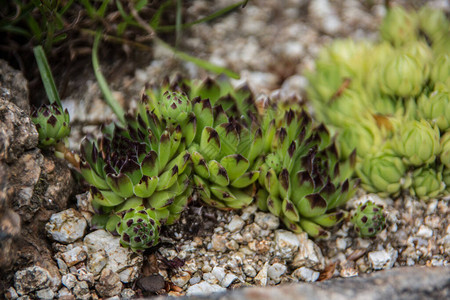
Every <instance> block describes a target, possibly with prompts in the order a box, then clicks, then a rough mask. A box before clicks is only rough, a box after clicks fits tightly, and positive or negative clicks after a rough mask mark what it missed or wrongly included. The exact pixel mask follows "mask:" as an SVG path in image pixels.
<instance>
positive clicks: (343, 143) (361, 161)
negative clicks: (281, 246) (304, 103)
mask: <svg viewBox="0 0 450 300" xmlns="http://www.w3.org/2000/svg"><path fill="white" fill-rule="evenodd" d="M448 24H449V20H448V18H447V17H446V15H445V13H444V12H442V11H437V10H433V9H431V8H423V9H421V10H420V11H419V12H418V13H416V12H414V11H406V10H404V9H403V8H401V7H399V6H395V7H392V8H390V10H389V11H388V13H387V16H386V18H385V19H384V20H383V22H382V25H381V27H380V33H381V37H382V39H383V40H381V41H379V42H378V43H372V42H367V41H359V42H352V41H350V40H338V41H335V42H334V43H332V44H331V45H330V46H329V47H327V48H326V49H324V50H322V51H321V53H320V55H319V57H318V59H317V60H316V66H315V67H316V68H315V70H314V71H313V72H310V73H307V74H306V75H307V77H308V80H309V84H310V86H309V87H308V90H307V92H308V96H309V100H310V101H311V102H312V104H313V105H314V112H315V115H316V117H317V118H318V119H319V120H320V121H321V122H324V123H325V124H327V126H329V128H331V129H332V132H333V134H335V135H336V142H337V144H338V149H339V155H340V158H345V157H347V156H348V155H349V153H351V151H352V150H353V147H356V149H357V154H358V160H357V175H358V176H359V177H360V178H361V180H362V187H363V188H365V189H367V190H368V191H370V192H377V193H380V194H382V195H384V196H388V195H391V196H397V195H399V194H400V193H401V192H407V193H408V192H409V193H411V189H413V188H412V186H411V184H413V186H414V181H415V180H417V181H422V179H423V176H419V175H418V173H419V172H418V171H417V176H416V177H415V176H410V175H409V174H412V173H414V172H412V171H414V170H418V169H423V170H424V169H427V168H430V167H432V168H433V170H435V172H436V176H442V177H443V178H445V176H444V173H445V174H447V173H446V172H447V171H446V170H447V169H448V167H447V166H446V164H448V162H447V161H448V159H447V156H448V155H447V154H446V153H447V152H446V151H444V150H443V147H444V145H445V143H443V141H445V139H442V138H443V136H445V134H446V132H447V131H448V130H449V127H450V122H449V120H450V103H449V96H448V95H449V90H448V86H449V84H450V71H449V70H450V68H449V66H450V59H449V55H448V49H449V47H450V38H449V37H450V34H449V33H450V29H449V26H448ZM356 53H357V54H358V58H356V57H352V55H356ZM356 61H358V62H361V63H358V64H355V62H356ZM352 63H353V64H354V65H353V66H349V65H351V64H352ZM440 141H441V142H440ZM441 148H442V149H441ZM443 165H444V166H445V167H442V166H443ZM423 172H425V171H423ZM438 173H439V174H438ZM421 174H422V175H424V173H421ZM426 177H427V178H430V176H426ZM444 181H445V180H444ZM421 185H422V184H421V183H419V182H417V183H416V185H415V186H416V187H419V186H421ZM435 190H436V189H434V188H431V189H428V188H427V189H425V191H426V193H429V195H428V196H429V197H434V196H435V194H436V193H435ZM438 190H440V189H438ZM421 191H422V189H421ZM443 193H444V192H443V191H440V192H438V194H437V196H441V195H443ZM414 194H416V195H417V196H418V197H420V198H423V199H425V198H426V197H427V195H419V194H420V193H416V192H414Z"/></svg>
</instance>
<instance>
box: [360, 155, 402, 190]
mask: <svg viewBox="0 0 450 300" xmlns="http://www.w3.org/2000/svg"><path fill="white" fill-rule="evenodd" d="M356 173H357V174H358V177H359V178H361V186H362V187H363V188H364V189H365V190H367V191H368V192H371V193H378V194H380V195H382V196H389V195H398V194H400V192H401V190H402V186H403V184H404V182H405V173H406V166H405V164H404V163H403V161H402V159H401V158H400V157H398V156H396V155H394V154H392V153H389V152H387V151H386V152H381V153H377V154H375V155H370V156H367V157H365V158H364V160H363V161H362V162H361V164H359V165H358V168H357V169H356Z"/></svg>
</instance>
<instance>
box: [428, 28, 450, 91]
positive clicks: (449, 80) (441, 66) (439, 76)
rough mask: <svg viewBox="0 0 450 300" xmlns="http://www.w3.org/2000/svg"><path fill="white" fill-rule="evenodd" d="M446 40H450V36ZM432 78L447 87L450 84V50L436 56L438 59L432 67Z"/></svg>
mask: <svg viewBox="0 0 450 300" xmlns="http://www.w3.org/2000/svg"><path fill="white" fill-rule="evenodd" d="M449 34H450V33H449ZM446 40H449V41H450V38H448V39H446ZM449 45H450V42H449ZM430 78H431V80H432V81H433V82H434V83H436V84H437V83H441V84H443V85H444V86H447V88H448V86H450V54H449V53H448V52H447V53H443V54H441V55H439V56H438V57H437V58H436V61H435V62H434V64H433V66H432V68H431V72H430Z"/></svg>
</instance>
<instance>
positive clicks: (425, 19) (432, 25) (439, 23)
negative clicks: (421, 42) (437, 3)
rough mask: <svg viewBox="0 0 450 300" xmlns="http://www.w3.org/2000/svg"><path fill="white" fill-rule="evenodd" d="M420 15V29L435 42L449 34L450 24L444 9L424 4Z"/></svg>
mask: <svg viewBox="0 0 450 300" xmlns="http://www.w3.org/2000/svg"><path fill="white" fill-rule="evenodd" d="M418 16H419V27H420V30H421V31H422V32H424V33H425V34H426V35H427V37H429V38H430V39H431V40H432V41H433V42H436V41H438V40H440V39H442V38H444V36H445V35H446V34H448V28H449V26H450V24H449V21H448V19H447V17H446V16H445V13H444V11H442V10H438V9H432V8H430V7H428V6H423V7H422V8H421V9H420V11H419V14H418Z"/></svg>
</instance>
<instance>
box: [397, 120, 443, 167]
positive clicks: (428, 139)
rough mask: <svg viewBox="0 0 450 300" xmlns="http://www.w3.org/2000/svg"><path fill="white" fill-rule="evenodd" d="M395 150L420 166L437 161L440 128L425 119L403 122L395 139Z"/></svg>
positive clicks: (413, 163)
mask: <svg viewBox="0 0 450 300" xmlns="http://www.w3.org/2000/svg"><path fill="white" fill-rule="evenodd" d="M393 149H394V151H395V152H396V153H397V154H399V155H401V156H403V160H404V162H405V163H407V164H411V165H415V166H419V165H423V164H429V163H432V162H434V161H435V159H436V155H438V154H439V152H440V145H439V130H438V128H437V127H436V126H435V127H434V128H433V127H432V126H431V125H430V123H428V122H426V121H425V120H421V121H420V122H419V121H416V120H411V121H407V122H405V123H403V124H402V125H401V126H400V128H399V129H398V131H397V136H396V137H394V139H393Z"/></svg>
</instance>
